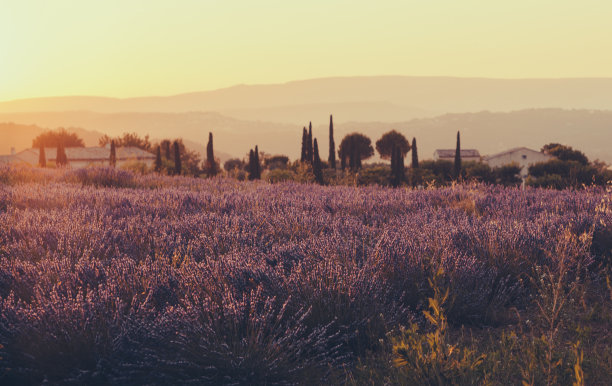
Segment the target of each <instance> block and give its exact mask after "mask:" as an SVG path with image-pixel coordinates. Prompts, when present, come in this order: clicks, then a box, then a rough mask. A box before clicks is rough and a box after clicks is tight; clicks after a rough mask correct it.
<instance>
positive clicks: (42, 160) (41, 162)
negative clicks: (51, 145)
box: [38, 144, 47, 168]
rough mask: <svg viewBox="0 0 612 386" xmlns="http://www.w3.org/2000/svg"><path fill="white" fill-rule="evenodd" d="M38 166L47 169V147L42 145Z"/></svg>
mask: <svg viewBox="0 0 612 386" xmlns="http://www.w3.org/2000/svg"><path fill="white" fill-rule="evenodd" d="M38 166H40V167H41V168H46V167H47V156H46V154H45V146H44V145H42V144H41V145H40V150H39V152H38Z"/></svg>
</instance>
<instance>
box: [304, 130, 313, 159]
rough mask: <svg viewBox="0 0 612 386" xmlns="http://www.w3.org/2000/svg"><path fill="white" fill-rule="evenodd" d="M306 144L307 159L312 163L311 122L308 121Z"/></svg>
mask: <svg viewBox="0 0 612 386" xmlns="http://www.w3.org/2000/svg"><path fill="white" fill-rule="evenodd" d="M306 145H307V146H308V159H307V161H308V162H310V164H311V165H312V160H313V156H314V154H313V150H312V122H309V123H308V143H307V144H306Z"/></svg>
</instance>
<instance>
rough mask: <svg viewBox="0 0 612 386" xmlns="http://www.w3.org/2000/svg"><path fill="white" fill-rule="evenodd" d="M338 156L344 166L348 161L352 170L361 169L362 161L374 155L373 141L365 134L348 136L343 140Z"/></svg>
mask: <svg viewBox="0 0 612 386" xmlns="http://www.w3.org/2000/svg"><path fill="white" fill-rule="evenodd" d="M338 155H339V156H340V159H341V160H343V162H342V164H343V165H345V164H346V161H345V160H346V159H348V160H349V165H350V167H351V168H354V169H359V168H360V167H361V161H362V160H364V159H368V158H370V157H371V156H373V155H374V148H372V141H371V140H370V138H368V137H366V136H365V135H363V134H359V133H352V134H348V135H347V136H345V137H344V138H343V139H342V142H340V149H339V150H338Z"/></svg>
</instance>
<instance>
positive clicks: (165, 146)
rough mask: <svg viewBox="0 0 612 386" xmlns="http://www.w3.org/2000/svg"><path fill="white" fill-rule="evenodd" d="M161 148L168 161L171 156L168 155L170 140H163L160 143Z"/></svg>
mask: <svg viewBox="0 0 612 386" xmlns="http://www.w3.org/2000/svg"><path fill="white" fill-rule="evenodd" d="M161 147H162V149H163V150H164V157H166V159H167V160H168V161H170V160H171V159H172V154H171V153H170V140H168V139H164V140H163V141H161Z"/></svg>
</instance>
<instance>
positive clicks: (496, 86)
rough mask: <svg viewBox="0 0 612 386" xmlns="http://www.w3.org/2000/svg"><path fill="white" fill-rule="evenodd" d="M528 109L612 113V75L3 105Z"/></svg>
mask: <svg viewBox="0 0 612 386" xmlns="http://www.w3.org/2000/svg"><path fill="white" fill-rule="evenodd" d="M528 108H565V109H573V108H576V109H599V110H607V109H612V78H577V79H485V78H452V77H408V76H373V77H345V78H321V79H311V80H303V81H294V82H288V83H283V84H270V85H239V86H234V87H229V88H224V89H219V90H213V91H203V92H194V93H186V94H180V95H174V96H161V97H139V98H125V99H118V98H103V97H90V96H82V97H81V96H69V97H55V98H33V99H21V100H14V101H7V102H1V103H0V112H2V113H15V112H41V111H44V112H60V111H91V112H97V113H122V112H123V113H124V112H141V113H185V112H218V113H220V114H223V115H226V116H229V117H234V118H240V119H245V120H260V121H268V122H282V123H293V124H301V123H302V122H303V121H305V120H306V119H315V115H320V114H321V115H328V114H329V113H335V115H336V118H337V121H338V122H348V121H359V122H368V121H379V122H397V121H407V120H410V119H413V118H424V117H432V116H436V115H440V114H444V113H465V112H475V111H483V110H489V111H505V112H508V111H514V110H521V109H528ZM307 117H312V118H307Z"/></svg>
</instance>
